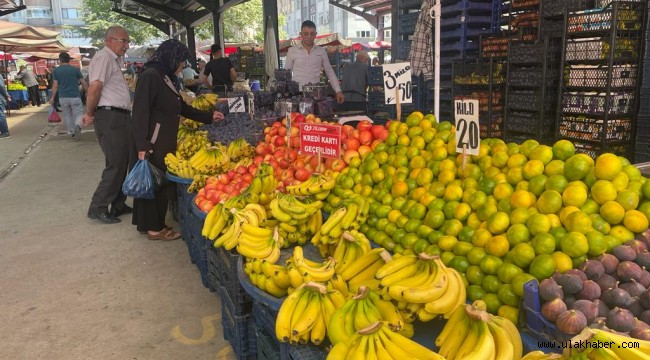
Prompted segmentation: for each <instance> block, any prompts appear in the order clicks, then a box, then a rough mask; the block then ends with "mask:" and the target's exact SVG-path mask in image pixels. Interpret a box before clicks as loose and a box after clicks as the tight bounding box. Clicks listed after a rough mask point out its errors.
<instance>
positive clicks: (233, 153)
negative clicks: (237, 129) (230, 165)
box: [226, 138, 255, 160]
mask: <svg viewBox="0 0 650 360" xmlns="http://www.w3.org/2000/svg"><path fill="white" fill-rule="evenodd" d="M226 154H228V157H229V158H230V159H233V160H236V159H246V158H248V159H250V158H252V157H254V156H255V148H254V147H253V146H251V145H250V144H249V143H248V142H246V140H244V138H239V139H237V140H235V141H233V142H231V143H230V144H228V148H227V149H226Z"/></svg>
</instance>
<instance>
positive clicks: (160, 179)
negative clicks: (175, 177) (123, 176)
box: [144, 152, 168, 191]
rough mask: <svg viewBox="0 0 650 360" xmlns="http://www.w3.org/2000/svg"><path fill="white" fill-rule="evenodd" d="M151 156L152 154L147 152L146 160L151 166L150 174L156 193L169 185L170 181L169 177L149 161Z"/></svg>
mask: <svg viewBox="0 0 650 360" xmlns="http://www.w3.org/2000/svg"><path fill="white" fill-rule="evenodd" d="M149 154H150V152H147V153H146V155H145V157H144V158H145V160H147V163H148V164H149V172H150V173H151V178H152V179H153V184H154V188H155V189H156V191H158V190H160V189H161V188H162V187H163V186H165V185H166V184H167V182H168V180H167V176H165V172H164V171H162V170H160V169H158V167H157V166H155V165H154V164H152V163H151V161H149Z"/></svg>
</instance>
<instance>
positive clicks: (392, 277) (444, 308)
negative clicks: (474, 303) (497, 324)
mask: <svg viewBox="0 0 650 360" xmlns="http://www.w3.org/2000/svg"><path fill="white" fill-rule="evenodd" d="M375 278H376V279H377V280H379V281H380V286H381V287H382V294H383V295H384V296H385V297H387V298H389V299H392V300H395V301H398V302H405V303H407V304H408V305H407V306H406V308H407V309H408V311H410V312H411V313H416V314H417V316H418V318H419V319H420V321H430V320H433V319H434V318H435V317H436V316H438V315H443V316H444V317H445V318H448V317H449V316H450V314H451V313H452V312H453V311H454V310H455V309H456V308H457V307H458V306H460V305H462V304H464V303H465V300H466V292H465V285H464V284H463V280H462V278H461V276H460V274H459V273H458V272H457V271H456V270H454V269H452V268H448V267H447V266H445V265H444V264H443V263H442V260H440V257H439V256H430V255H427V254H425V253H422V254H420V255H403V256H399V257H395V258H394V259H393V260H392V261H390V262H388V263H387V264H386V265H385V266H383V267H382V268H380V269H379V270H377V273H376V274H375Z"/></svg>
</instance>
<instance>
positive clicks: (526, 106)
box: [506, 89, 556, 111]
mask: <svg viewBox="0 0 650 360" xmlns="http://www.w3.org/2000/svg"><path fill="white" fill-rule="evenodd" d="M542 95H543V94H542V92H541V91H540V90H539V89H536V90H528V91H511V92H509V93H508V99H507V102H508V103H507V104H506V106H507V107H508V108H509V109H516V110H528V111H541V110H542V109H543V107H547V106H550V105H551V104H552V103H553V102H554V101H555V98H556V94H555V93H553V92H550V93H549V94H546V96H545V97H544V96H542Z"/></svg>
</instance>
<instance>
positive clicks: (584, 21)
mask: <svg viewBox="0 0 650 360" xmlns="http://www.w3.org/2000/svg"><path fill="white" fill-rule="evenodd" d="M646 6H647V4H646V3H645V2H643V3H637V4H632V5H630V4H629V3H618V2H615V3H614V4H613V6H612V7H608V8H606V9H591V10H585V11H578V12H575V13H572V14H570V15H569V18H568V21H567V23H568V28H567V33H570V34H579V33H583V32H593V31H609V30H611V29H612V27H615V28H616V29H617V30H625V31H630V30H631V31H638V30H641V29H642V27H643V24H642V23H641V20H642V18H643V11H647V10H646ZM615 7H616V9H615ZM615 11H618V14H617V16H618V17H617V18H616V19H614V18H613V15H614V12H615Z"/></svg>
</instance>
